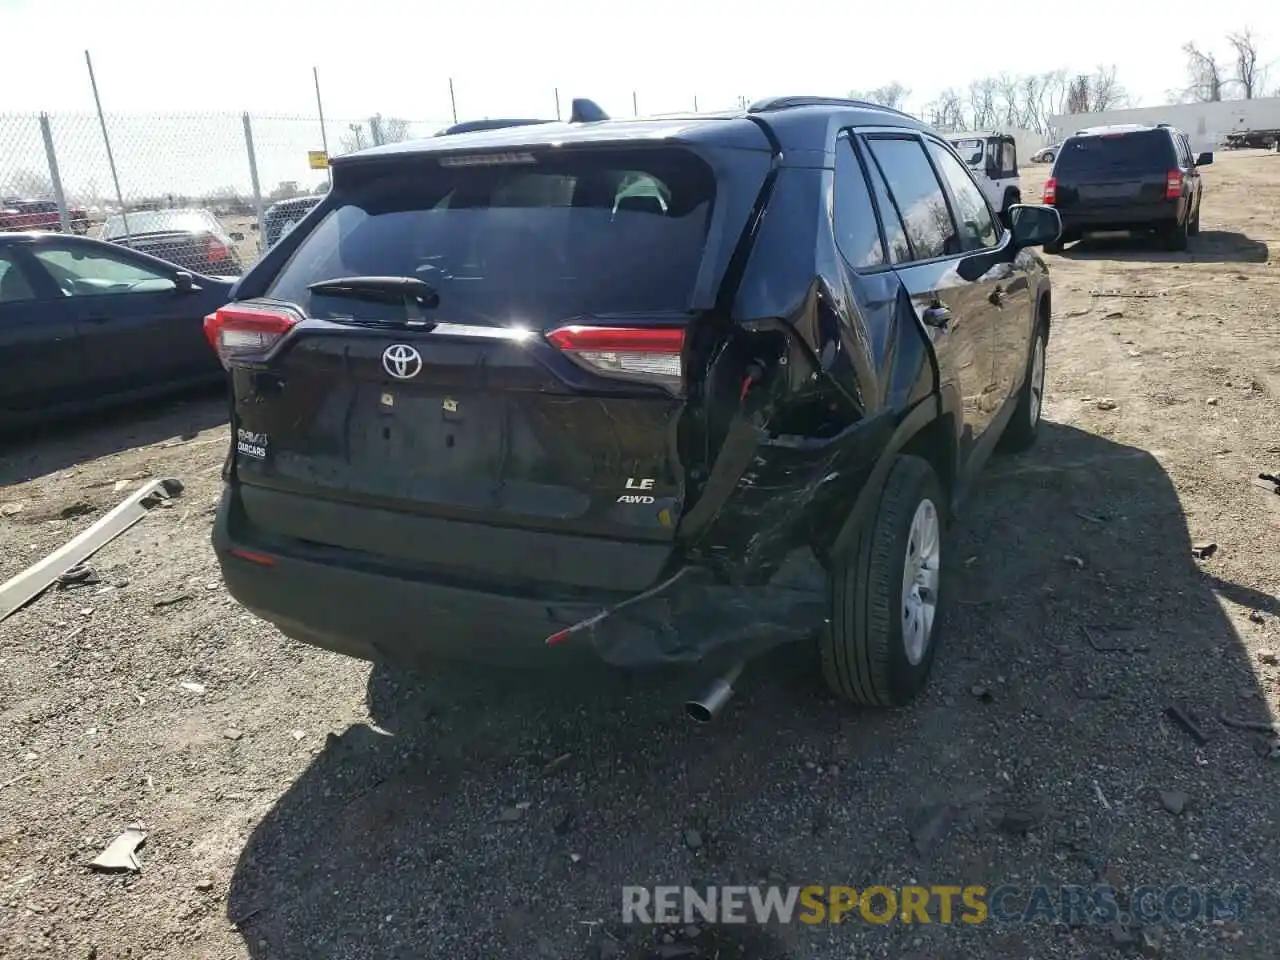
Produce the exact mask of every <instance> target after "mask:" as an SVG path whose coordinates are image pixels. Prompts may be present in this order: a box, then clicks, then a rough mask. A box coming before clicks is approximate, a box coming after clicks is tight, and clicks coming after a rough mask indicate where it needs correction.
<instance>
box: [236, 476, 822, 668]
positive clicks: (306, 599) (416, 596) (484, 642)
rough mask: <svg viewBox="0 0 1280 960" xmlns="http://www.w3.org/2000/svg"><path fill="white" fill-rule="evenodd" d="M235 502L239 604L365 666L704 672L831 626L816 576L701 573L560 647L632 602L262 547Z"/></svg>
mask: <svg viewBox="0 0 1280 960" xmlns="http://www.w3.org/2000/svg"><path fill="white" fill-rule="evenodd" d="M234 491H235V488H234V486H228V487H227V488H225V489H224V492H223V495H222V499H221V502H220V503H219V506H218V512H217V516H216V518H215V521H214V528H213V546H214V552H215V553H216V554H217V557H218V562H219V565H220V566H221V568H222V575H223V579H224V580H225V582H226V585H227V589H228V590H229V591H230V593H231V595H232V596H233V597H234V598H235V599H236V600H237V601H239V602H240V603H241V604H242V605H244V606H245V607H246V608H248V609H249V610H250V611H252V612H253V613H255V614H257V615H258V616H259V617H262V618H263V619H264V620H267V621H269V622H271V623H273V624H275V625H276V626H277V627H278V628H279V629H280V631H281V632H282V633H284V634H285V635H286V636H289V637H292V638H293V639H295V640H299V641H301V642H303V643H307V644H311V645H313V646H316V647H321V648H324V649H327V650H332V651H334V652H337V653H341V654H345V655H347V656H352V657H357V658H359V659H363V660H372V661H386V662H391V663H397V664H401V665H405V666H424V665H429V664H431V663H432V662H436V661H448V660H464V661H472V662H479V663H491V664H501V665H505V666H530V667H532V666H538V665H553V664H555V663H557V662H563V661H564V660H566V659H570V660H575V659H576V660H580V659H593V660H603V661H604V662H606V663H609V664H612V665H615V666H622V667H642V666H659V665H663V664H672V663H693V662H698V661H703V660H707V659H709V658H711V657H712V656H713V655H715V656H719V655H722V654H723V655H726V656H727V655H731V654H735V653H737V654H740V655H745V654H746V653H747V652H750V653H755V652H758V651H759V650H761V649H763V648H766V647H769V646H774V645H776V644H778V643H782V642H787V641H790V640H796V639H800V638H802V637H803V636H805V635H806V634H807V633H809V632H810V631H811V630H812V629H814V628H815V627H817V626H818V625H820V623H821V619H822V617H823V616H825V602H824V600H825V588H824V584H823V581H822V580H821V579H820V578H818V579H815V576H814V571H813V570H812V569H805V570H799V569H795V568H793V569H792V570H791V571H788V575H787V576H786V577H775V580H774V583H773V584H770V585H767V586H755V587H731V586H728V585H725V584H716V583H713V582H711V579H710V577H709V575H707V574H705V572H703V571H700V570H692V571H689V572H688V575H686V576H682V577H681V578H679V579H677V580H676V581H675V583H673V584H672V585H671V586H670V587H668V588H667V589H665V590H663V591H660V592H658V593H657V594H655V595H654V596H652V597H649V598H647V599H645V600H642V601H638V602H634V603H631V604H629V605H627V606H626V607H624V608H623V609H620V610H618V611H617V612H615V613H612V614H610V615H609V616H608V617H606V618H605V619H604V620H602V621H601V622H600V623H598V624H597V625H595V626H593V627H591V628H588V629H585V630H582V631H581V632H578V633H574V634H573V635H571V636H569V637H568V638H567V639H566V640H564V641H563V642H561V643H557V644H555V645H552V646H548V645H547V643H546V640H547V638H548V637H549V636H551V635H552V634H555V633H557V632H558V631H561V630H564V629H565V628H567V627H570V626H573V625H574V624H578V623H581V622H582V621H583V620H586V619H587V618H589V617H593V616H595V615H597V614H599V613H600V612H601V611H602V610H605V609H609V608H611V607H612V606H614V605H615V604H617V603H619V602H620V601H622V600H625V599H627V598H626V597H625V596H620V595H616V594H614V595H603V594H602V595H600V596H599V597H598V598H597V597H595V596H591V597H586V598H583V597H581V596H579V597H576V598H574V599H567V600H566V599H561V598H557V597H550V596H548V597H542V596H535V595H529V594H527V593H525V594H518V593H515V592H502V591H501V590H499V589H494V588H492V587H488V588H480V587H476V586H472V585H467V584H465V583H455V582H449V581H447V580H445V579H442V578H440V577H439V576H431V575H428V574H425V573H423V572H422V571H421V570H419V569H413V568H410V567H407V566H404V565H400V566H398V567H389V566H383V565H381V564H380V563H379V562H378V561H379V558H374V557H370V556H369V555H366V554H357V553H354V552H351V551H337V550H332V549H329V548H314V547H310V546H308V545H307V544H305V543H304V542H302V541H294V540H290V541H284V540H282V539H280V538H276V537H271V536H267V535H262V534H260V533H256V532H255V531H254V530H253V529H252V528H251V527H250V526H249V525H248V523H247V521H246V520H245V517H244V514H243V511H242V510H240V509H239V507H238V504H237V498H236V494H235V492H234ZM246 551H247V552H248V553H250V554H251V556H252V557H253V558H252V559H251V558H246V557H245V556H244V555H243V554H244V553H245V552H246ZM815 566H816V565H815Z"/></svg>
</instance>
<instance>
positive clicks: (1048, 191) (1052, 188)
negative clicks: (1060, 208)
mask: <svg viewBox="0 0 1280 960" xmlns="http://www.w3.org/2000/svg"><path fill="white" fill-rule="evenodd" d="M1057 199H1058V178H1057V177H1050V178H1049V179H1048V180H1046V181H1045V182H1044V200H1043V202H1044V203H1047V204H1050V205H1052V204H1053V202H1054V201H1055V200H1057Z"/></svg>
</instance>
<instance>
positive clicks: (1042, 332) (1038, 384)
mask: <svg viewBox="0 0 1280 960" xmlns="http://www.w3.org/2000/svg"><path fill="white" fill-rule="evenodd" d="M1048 346H1049V335H1048V331H1047V330H1046V328H1045V324H1044V321H1043V320H1038V321H1037V322H1036V332H1035V333H1034V334H1033V335H1032V340H1031V353H1030V355H1029V356H1028V357H1027V372H1026V375H1025V376H1024V377H1023V379H1022V389H1021V390H1019V391H1018V405H1017V407H1016V408H1015V409H1014V411H1013V418H1012V419H1011V420H1010V421H1009V423H1008V425H1007V426H1006V427H1005V428H1004V434H1003V435H1002V436H1001V437H1000V448H1001V449H1002V450H1005V451H1007V452H1008V453H1020V452H1021V451H1023V450H1026V449H1027V448H1028V447H1030V446H1031V445H1032V444H1033V443H1035V442H1036V437H1037V436H1038V435H1039V433H1040V417H1041V415H1042V414H1043V413H1044V369H1045V354H1046V351H1047V349H1048Z"/></svg>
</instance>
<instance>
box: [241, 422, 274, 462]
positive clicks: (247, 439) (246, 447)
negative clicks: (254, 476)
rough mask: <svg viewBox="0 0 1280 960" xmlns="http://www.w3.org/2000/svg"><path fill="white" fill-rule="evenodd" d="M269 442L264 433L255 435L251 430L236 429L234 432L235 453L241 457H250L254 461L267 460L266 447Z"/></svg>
mask: <svg viewBox="0 0 1280 960" xmlns="http://www.w3.org/2000/svg"><path fill="white" fill-rule="evenodd" d="M270 443H271V441H270V440H269V439H268V438H267V435H266V434H265V433H255V432H254V431H252V430H244V429H237V430H236V453H238V454H240V455H241V456H242V457H252V458H253V459H254V460H265V459H267V447H268V446H269V445H270Z"/></svg>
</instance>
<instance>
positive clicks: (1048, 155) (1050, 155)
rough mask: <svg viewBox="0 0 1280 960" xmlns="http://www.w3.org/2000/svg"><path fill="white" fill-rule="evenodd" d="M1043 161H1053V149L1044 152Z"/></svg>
mask: <svg viewBox="0 0 1280 960" xmlns="http://www.w3.org/2000/svg"><path fill="white" fill-rule="evenodd" d="M1044 162H1045V163H1053V151H1052V150H1050V151H1049V152H1048V153H1046V154H1045V155H1044Z"/></svg>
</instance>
